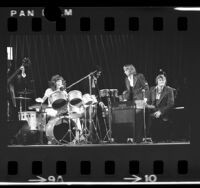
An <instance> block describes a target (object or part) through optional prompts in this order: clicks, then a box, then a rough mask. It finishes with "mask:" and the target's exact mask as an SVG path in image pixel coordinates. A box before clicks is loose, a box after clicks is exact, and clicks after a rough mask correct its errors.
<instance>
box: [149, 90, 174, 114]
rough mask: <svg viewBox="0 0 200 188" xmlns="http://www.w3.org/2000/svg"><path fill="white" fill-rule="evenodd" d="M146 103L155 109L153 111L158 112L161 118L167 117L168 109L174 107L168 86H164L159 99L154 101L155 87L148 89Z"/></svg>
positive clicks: (171, 93) (172, 93) (171, 92)
mask: <svg viewBox="0 0 200 188" xmlns="http://www.w3.org/2000/svg"><path fill="white" fill-rule="evenodd" d="M147 103H148V104H151V105H154V106H155V107H156V108H155V109H154V111H157V110H160V111H161V115H162V116H164V115H167V112H168V111H169V109H171V108H172V107H173V106H174V92H173V89H172V88H171V87H169V86H164V88H163V90H162V92H161V94H160V99H159V100H156V86H154V87H152V88H150V90H149V95H148V101H147Z"/></svg>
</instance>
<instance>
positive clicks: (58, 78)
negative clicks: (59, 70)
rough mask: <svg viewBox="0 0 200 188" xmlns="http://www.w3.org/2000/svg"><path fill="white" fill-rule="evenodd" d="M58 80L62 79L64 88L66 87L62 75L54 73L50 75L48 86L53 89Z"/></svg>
mask: <svg viewBox="0 0 200 188" xmlns="http://www.w3.org/2000/svg"><path fill="white" fill-rule="evenodd" d="M58 80H62V83H63V86H64V88H66V81H65V80H64V78H63V77H62V76H60V75H59V74H56V75H54V76H52V77H51V80H50V81H49V87H50V88H51V89H52V90H53V91H54V90H56V82H57V81H58Z"/></svg>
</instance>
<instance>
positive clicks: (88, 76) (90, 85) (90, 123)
mask: <svg viewBox="0 0 200 188" xmlns="http://www.w3.org/2000/svg"><path fill="white" fill-rule="evenodd" d="M97 72H98V70H95V71H93V72H90V73H89V74H88V75H86V76H84V77H83V78H81V79H79V80H78V81H76V82H74V83H73V84H71V85H69V86H68V87H67V88H66V89H70V88H71V87H72V86H74V85H76V84H78V83H80V82H81V81H83V80H85V79H87V78H88V81H89V93H90V95H91V94H92V82H91V81H92V75H93V74H95V73H97ZM91 107H92V106H91V105H89V127H90V128H91V126H92V114H91V112H92V109H91ZM85 126H86V125H85Z"/></svg>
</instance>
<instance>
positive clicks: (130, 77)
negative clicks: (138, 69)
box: [128, 74, 133, 87]
mask: <svg viewBox="0 0 200 188" xmlns="http://www.w3.org/2000/svg"><path fill="white" fill-rule="evenodd" d="M128 80H129V82H130V86H131V87H133V74H131V75H130V76H128Z"/></svg>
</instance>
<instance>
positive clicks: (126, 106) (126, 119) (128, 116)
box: [112, 101, 135, 123]
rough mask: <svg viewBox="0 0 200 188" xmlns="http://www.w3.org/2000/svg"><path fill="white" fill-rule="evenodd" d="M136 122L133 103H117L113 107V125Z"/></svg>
mask: <svg viewBox="0 0 200 188" xmlns="http://www.w3.org/2000/svg"><path fill="white" fill-rule="evenodd" d="M134 121H135V106H134V105H133V103H132V102H131V101H126V102H117V103H114V104H113V105H112V122H113V123H133V122H134Z"/></svg>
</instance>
